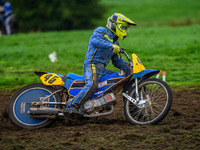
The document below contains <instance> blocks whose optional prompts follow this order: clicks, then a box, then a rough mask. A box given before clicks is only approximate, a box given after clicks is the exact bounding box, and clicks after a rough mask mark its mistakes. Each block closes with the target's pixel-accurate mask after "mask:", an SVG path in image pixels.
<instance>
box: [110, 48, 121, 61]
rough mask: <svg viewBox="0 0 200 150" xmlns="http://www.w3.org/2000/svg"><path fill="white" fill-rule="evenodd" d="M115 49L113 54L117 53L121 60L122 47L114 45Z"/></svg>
mask: <svg viewBox="0 0 200 150" xmlns="http://www.w3.org/2000/svg"><path fill="white" fill-rule="evenodd" d="M112 48H113V53H116V54H117V56H118V58H119V59H121V55H120V53H119V52H120V47H119V46H118V45H117V44H114V45H112Z"/></svg>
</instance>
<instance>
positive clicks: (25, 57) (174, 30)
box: [0, 0, 200, 89]
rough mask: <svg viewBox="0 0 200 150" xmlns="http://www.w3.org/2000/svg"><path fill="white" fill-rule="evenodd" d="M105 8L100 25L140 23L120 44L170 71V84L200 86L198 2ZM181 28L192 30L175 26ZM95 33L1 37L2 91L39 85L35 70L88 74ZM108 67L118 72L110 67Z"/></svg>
mask: <svg viewBox="0 0 200 150" xmlns="http://www.w3.org/2000/svg"><path fill="white" fill-rule="evenodd" d="M101 3H102V4H104V5H105V7H106V8H108V11H107V12H106V13H105V15H104V17H103V18H102V20H98V21H97V20H96V21H97V22H98V23H99V24H101V25H105V24H106V20H107V18H108V17H109V16H110V15H112V14H113V13H114V12H120V13H123V14H125V15H126V16H127V17H130V18H131V19H133V20H134V21H135V22H136V23H137V24H138V26H137V27H136V28H131V29H130V31H129V32H128V37H127V38H126V39H125V40H124V41H120V44H121V46H122V47H124V48H127V49H130V50H132V51H133V52H134V53H136V54H137V55H138V56H139V58H140V60H141V61H142V62H143V64H144V66H145V67H146V69H160V70H165V71H167V75H166V79H167V82H168V83H169V84H170V85H190V84H198V85H199V84H200V71H199V70H200V59H199V58H200V39H199V31H200V25H198V23H200V1H199V0H181V1H179V0H160V1H158V0H142V1H141V0H109V1H107V0H102V1H101ZM191 24H194V25H191ZM195 24H196V25H195ZM169 25H170V26H169ZM176 25H190V26H177V27H171V26H176ZM92 32H93V30H79V31H78V30H77V31H61V32H43V33H28V34H17V35H12V36H2V37H0V89H4V88H18V87H21V86H24V85H26V84H30V83H35V82H40V81H39V78H38V77H37V76H35V75H34V73H33V71H36V70H38V71H49V72H56V73H60V74H67V73H69V72H73V73H77V74H81V75H83V72H82V66H83V62H84V58H85V54H86V50H87V45H88V41H89V39H90V35H91V34H92ZM53 51H56V52H57V57H58V62H56V63H51V62H50V60H49V58H48V55H49V54H50V53H51V52H53ZM130 54H131V53H129V55H130ZM108 68H109V69H113V70H116V71H117V69H115V68H114V67H113V66H112V65H111V64H109V65H108Z"/></svg>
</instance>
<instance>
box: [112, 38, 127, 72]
mask: <svg viewBox="0 0 200 150" xmlns="http://www.w3.org/2000/svg"><path fill="white" fill-rule="evenodd" d="M115 44H117V45H118V46H120V45H119V42H118V41H117V42H115ZM111 59H112V63H113V65H114V66H115V67H117V68H119V69H124V68H125V67H126V66H128V63H127V62H125V61H124V60H123V59H122V58H119V57H118V55H117V54H116V53H113V55H112V58H111Z"/></svg>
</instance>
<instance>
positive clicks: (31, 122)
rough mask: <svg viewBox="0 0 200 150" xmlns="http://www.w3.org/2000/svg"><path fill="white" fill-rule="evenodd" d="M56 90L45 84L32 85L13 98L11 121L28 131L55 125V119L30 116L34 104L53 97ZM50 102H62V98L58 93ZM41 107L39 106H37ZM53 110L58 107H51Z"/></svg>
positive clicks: (10, 105) (10, 110) (9, 109)
mask: <svg viewBox="0 0 200 150" xmlns="http://www.w3.org/2000/svg"><path fill="white" fill-rule="evenodd" d="M54 91H55V89H54V88H53V87H50V86H45V85H43V84H30V85H27V86H25V87H23V88H21V89H20V90H19V91H17V92H16V93H15V94H14V96H13V97H12V99H11V101H10V104H9V107H8V113H9V117H10V119H11V121H12V122H13V123H14V124H15V125H17V126H19V127H21V128H26V129H37V128H42V127H46V126H50V125H51V124H53V123H54V121H55V120H53V119H45V118H44V119H41V118H31V117H30V116H29V114H28V111H29V109H30V108H31V105H30V104H31V103H32V102H40V101H41V99H42V98H45V97H47V96H49V95H51V94H52V93H53V92H54ZM48 101H49V102H61V98H60V96H59V95H58V94H57V93H56V94H54V95H53V96H51V97H50V98H49V99H48ZM37 107H39V106H37ZM48 107H51V108H58V106H56V105H49V106H48Z"/></svg>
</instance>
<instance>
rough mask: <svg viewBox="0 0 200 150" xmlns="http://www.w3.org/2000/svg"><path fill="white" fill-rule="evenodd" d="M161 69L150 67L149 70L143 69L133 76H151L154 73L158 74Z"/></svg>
mask: <svg viewBox="0 0 200 150" xmlns="http://www.w3.org/2000/svg"><path fill="white" fill-rule="evenodd" d="M158 72H159V70H154V69H149V70H143V71H141V72H139V73H134V74H133V78H134V79H136V78H149V77H151V76H153V75H156V74H158Z"/></svg>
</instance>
